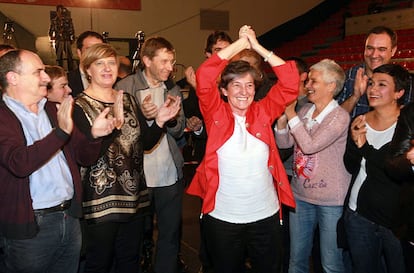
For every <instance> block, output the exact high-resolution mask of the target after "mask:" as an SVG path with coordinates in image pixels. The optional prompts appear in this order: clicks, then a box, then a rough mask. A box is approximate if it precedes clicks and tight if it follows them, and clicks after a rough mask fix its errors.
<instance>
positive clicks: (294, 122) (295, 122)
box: [288, 116, 300, 129]
mask: <svg viewBox="0 0 414 273" xmlns="http://www.w3.org/2000/svg"><path fill="white" fill-rule="evenodd" d="M299 123H300V119H299V117H298V116H296V117H294V118H292V119H291V120H289V121H288V124H289V128H290V129H292V128H293V127H295V126H296V125H298V124H299Z"/></svg>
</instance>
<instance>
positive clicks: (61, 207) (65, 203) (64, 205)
mask: <svg viewBox="0 0 414 273" xmlns="http://www.w3.org/2000/svg"><path fill="white" fill-rule="evenodd" d="M71 201H72V200H66V201H63V202H62V203H60V204H59V205H56V206H54V207H50V208H45V209H35V210H34V212H35V213H43V214H45V213H51V212H56V211H64V210H67V209H68V208H70V203H71Z"/></svg>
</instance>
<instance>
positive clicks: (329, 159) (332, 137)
mask: <svg viewBox="0 0 414 273" xmlns="http://www.w3.org/2000/svg"><path fill="white" fill-rule="evenodd" d="M311 106H312V104H311V103H309V104H306V105H304V106H303V107H302V108H301V109H300V110H299V113H298V117H299V119H300V120H301V122H300V123H299V124H297V125H296V126H295V127H293V128H292V129H291V130H290V133H287V134H280V133H277V132H276V140H277V143H278V144H279V146H280V147H281V148H288V147H291V146H292V145H293V144H295V148H294V160H295V162H294V166H297V167H298V168H297V173H298V175H296V176H294V177H293V178H292V183H291V186H292V189H293V192H294V194H295V198H297V199H299V200H301V201H305V202H308V203H311V204H315V205H321V206H342V205H343V203H344V199H345V196H346V193H347V191H348V187H349V183H350V181H351V175H350V174H349V173H348V172H347V170H346V169H345V165H344V161H343V156H344V153H345V147H346V140H347V136H348V127H349V120H350V117H349V113H348V112H346V111H345V110H344V109H343V108H342V107H341V106H339V105H338V106H337V107H336V108H334V109H333V110H332V111H331V112H330V113H329V114H328V115H327V116H326V117H325V118H324V119H323V120H322V122H321V124H315V125H314V126H313V127H312V130H308V129H306V127H305V124H304V121H303V120H304V116H305V115H306V113H307V112H308V111H309V109H310V107H311ZM299 147H300V148H299Z"/></svg>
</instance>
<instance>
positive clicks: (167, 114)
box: [155, 95, 181, 127]
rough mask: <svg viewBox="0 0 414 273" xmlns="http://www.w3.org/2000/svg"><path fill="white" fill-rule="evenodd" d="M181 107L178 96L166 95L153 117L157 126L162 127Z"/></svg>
mask: <svg viewBox="0 0 414 273" xmlns="http://www.w3.org/2000/svg"><path fill="white" fill-rule="evenodd" d="M180 108H181V98H180V97H179V96H177V97H173V96H170V95H168V96H167V99H166V100H165V102H164V104H163V105H162V106H161V107H160V109H159V111H158V112H157V116H156V117H155V122H156V123H157V125H158V126H159V127H163V126H164V124H165V123H166V122H167V121H169V120H170V119H173V118H175V117H176V116H177V114H178V112H179V111H180Z"/></svg>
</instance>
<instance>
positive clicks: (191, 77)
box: [184, 66, 197, 89]
mask: <svg viewBox="0 0 414 273" xmlns="http://www.w3.org/2000/svg"><path fill="white" fill-rule="evenodd" d="M184 75H185V79H186V80H187V82H188V84H190V85H191V86H192V87H193V88H194V89H196V88H197V82H196V74H195V71H194V68H193V67H192V66H189V67H187V68H186V69H185V71H184Z"/></svg>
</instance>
